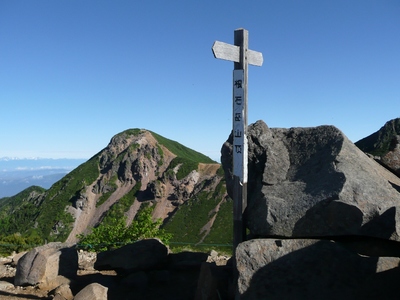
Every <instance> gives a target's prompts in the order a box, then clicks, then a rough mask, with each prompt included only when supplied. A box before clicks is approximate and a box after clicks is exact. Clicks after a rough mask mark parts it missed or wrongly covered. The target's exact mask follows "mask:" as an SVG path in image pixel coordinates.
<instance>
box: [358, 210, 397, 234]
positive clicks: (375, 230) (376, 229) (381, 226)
mask: <svg viewBox="0 0 400 300" xmlns="http://www.w3.org/2000/svg"><path fill="white" fill-rule="evenodd" d="M394 232H396V208H395V207H391V208H389V209H388V210H386V211H385V212H384V213H383V214H381V215H379V216H376V217H375V218H373V219H372V220H371V221H369V222H368V223H367V224H365V225H364V226H363V227H362V228H361V231H360V235H364V236H374V237H380V238H386V239H389V238H390V237H391V236H392V234H393V233H394Z"/></svg>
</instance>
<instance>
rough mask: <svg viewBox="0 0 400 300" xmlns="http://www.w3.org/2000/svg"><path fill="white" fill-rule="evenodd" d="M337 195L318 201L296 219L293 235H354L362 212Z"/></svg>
mask: <svg viewBox="0 0 400 300" xmlns="http://www.w3.org/2000/svg"><path fill="white" fill-rule="evenodd" d="M337 199H338V198H337V197H335V198H332V199H327V200H324V201H320V202H318V203H317V204H316V205H314V206H313V207H312V208H310V209H309V210H308V211H307V212H306V214H305V215H304V217H302V218H301V219H300V220H298V221H297V223H296V224H295V226H294V229H293V237H310V236H313V237H321V236H338V235H355V234H357V233H358V232H359V231H360V228H361V224H362V219H363V213H362V212H361V210H360V209H359V208H358V207H356V206H353V205H349V204H346V203H343V202H340V201H337Z"/></svg>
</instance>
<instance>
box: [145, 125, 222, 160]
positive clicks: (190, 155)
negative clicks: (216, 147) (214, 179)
mask: <svg viewBox="0 0 400 300" xmlns="http://www.w3.org/2000/svg"><path fill="white" fill-rule="evenodd" d="M150 132H151V134H152V135H153V136H154V138H155V139H156V140H157V142H159V143H160V144H161V145H163V146H164V147H166V148H167V149H168V150H169V151H171V152H172V153H173V154H175V155H176V156H178V157H180V158H182V159H187V160H190V161H193V162H197V163H205V164H215V163H216V162H215V161H213V160H212V159H211V158H209V157H208V156H206V155H204V154H202V153H200V152H197V151H195V150H193V149H190V148H188V147H185V146H183V145H182V144H180V143H178V142H176V141H173V140H170V139H167V138H165V137H163V136H161V135H158V134H157V133H155V132H152V131H150Z"/></svg>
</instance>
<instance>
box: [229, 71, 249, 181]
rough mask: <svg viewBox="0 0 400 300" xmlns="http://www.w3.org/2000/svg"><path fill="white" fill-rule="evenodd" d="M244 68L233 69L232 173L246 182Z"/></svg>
mask: <svg viewBox="0 0 400 300" xmlns="http://www.w3.org/2000/svg"><path fill="white" fill-rule="evenodd" d="M244 87H245V82H244V70H233V110H232V111H233V116H232V121H233V175H234V176H237V177H239V179H240V182H241V183H242V184H243V183H246V182H247V137H246V127H245V126H246V125H245V124H246V121H247V120H245V118H246V111H245V109H246V103H245V97H244Z"/></svg>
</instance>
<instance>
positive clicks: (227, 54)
mask: <svg viewBox="0 0 400 300" xmlns="http://www.w3.org/2000/svg"><path fill="white" fill-rule="evenodd" d="M212 51H213V53H214V57H215V58H219V59H225V60H230V61H234V62H239V59H240V58H239V53H240V47H239V46H235V45H231V44H227V43H223V42H220V41H215V42H214V45H213V46H212Z"/></svg>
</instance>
